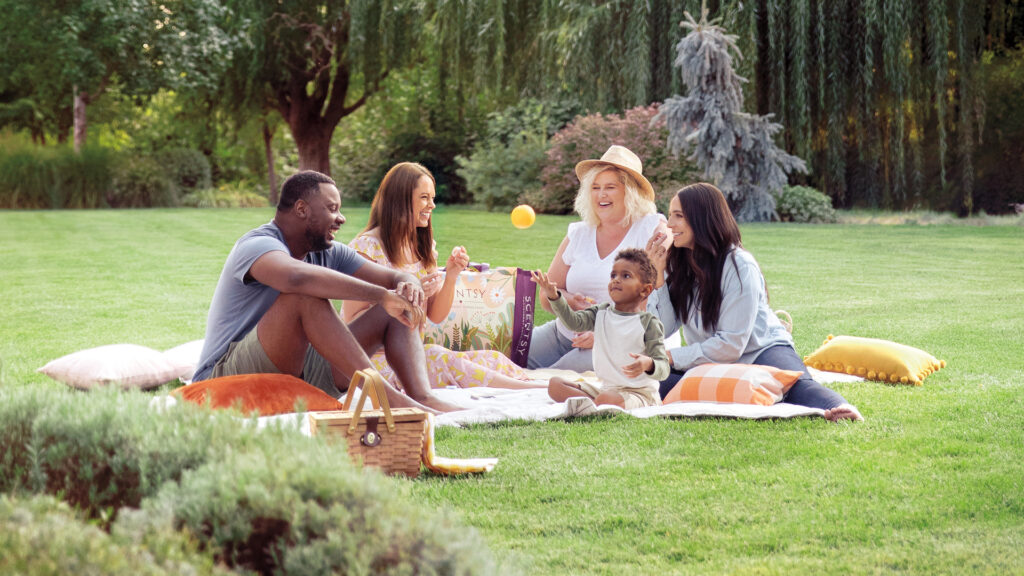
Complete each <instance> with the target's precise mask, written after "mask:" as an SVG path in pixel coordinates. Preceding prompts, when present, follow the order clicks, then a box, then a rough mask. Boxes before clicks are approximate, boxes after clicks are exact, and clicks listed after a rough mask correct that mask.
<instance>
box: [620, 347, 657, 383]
mask: <svg viewBox="0 0 1024 576" xmlns="http://www.w3.org/2000/svg"><path fill="white" fill-rule="evenodd" d="M629 357H630V358H633V361H632V362H630V363H629V364H626V365H625V366H623V367H622V373H623V374H625V375H626V376H627V377H629V378H636V377H637V376H639V375H641V374H646V373H647V371H649V370H651V369H653V368H654V360H653V359H652V358H651V357H650V356H647V355H644V354H634V353H632V352H630V353H629Z"/></svg>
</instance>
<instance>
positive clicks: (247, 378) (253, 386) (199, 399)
mask: <svg viewBox="0 0 1024 576" xmlns="http://www.w3.org/2000/svg"><path fill="white" fill-rule="evenodd" d="M173 394H176V395H178V396H180V397H181V398H182V399H183V400H187V401H189V402H192V403H195V404H201V405H206V402H207V399H209V402H210V407H211V408H218V409H223V408H235V407H237V408H238V409H240V410H241V411H242V412H244V413H246V414H251V413H253V412H258V413H259V414H260V415H261V416H270V415H272V414H286V413H289V412H295V405H296V404H297V403H298V402H299V401H300V400H301V401H302V403H303V404H304V405H305V408H306V411H307V412H322V411H324V410H341V402H339V401H338V400H336V399H335V398H331V396H330V395H328V394H327V393H326V392H324V391H323V390H321V389H319V388H317V387H316V386H312V385H310V384H307V383H306V382H304V381H302V380H300V379H299V378H296V377H295V376H289V375H288V374H238V375H236V376H222V377H220V378H211V379H210V380H203V381H202V382H194V383H192V384H189V385H188V386H182V387H181V388H178V389H176V390H174V392H173Z"/></svg>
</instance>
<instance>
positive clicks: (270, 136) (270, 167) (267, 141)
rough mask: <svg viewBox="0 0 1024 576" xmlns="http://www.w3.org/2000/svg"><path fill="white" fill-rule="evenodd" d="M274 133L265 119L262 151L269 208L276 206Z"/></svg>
mask: <svg viewBox="0 0 1024 576" xmlns="http://www.w3.org/2000/svg"><path fill="white" fill-rule="evenodd" d="M273 143H274V131H273V130H271V129H270V124H268V123H267V120H266V118H264V120H263V149H264V151H265V152H266V154H267V184H268V185H269V186H270V194H268V195H267V199H268V200H270V205H271V206H277V200H278V196H277V174H276V173H275V172H274V146H273Z"/></svg>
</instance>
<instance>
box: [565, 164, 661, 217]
mask: <svg viewBox="0 0 1024 576" xmlns="http://www.w3.org/2000/svg"><path fill="white" fill-rule="evenodd" d="M605 170H614V171H615V173H616V174H618V175H619V182H620V183H622V187H623V188H624V189H625V194H623V198H624V200H625V203H626V218H625V219H624V220H623V223H624V224H625V225H626V226H627V227H629V226H632V225H633V223H634V222H636V221H637V220H639V219H641V218H643V217H644V216H647V215H648V214H654V213H655V212H657V211H658V209H657V207H656V206H655V205H654V202H653V201H651V200H648V199H646V198H644V197H643V196H641V195H640V186H639V185H638V184H637V183H636V180H635V179H634V178H633V176H632V175H630V174H629V173H628V172H626V171H625V170H619V169H618V168H616V167H615V166H611V165H609V164H598V165H596V166H594V167H592V168H590V169H589V170H587V172H586V173H585V174H584V175H583V178H582V179H580V189H579V191H578V192H576V201H575V204H574V208H575V209H576V213H577V214H579V215H580V218H581V219H582V220H583V221H584V222H586V223H587V225H588V226H593V227H595V228H596V227H597V226H598V224H600V223H601V220H600V219H599V218H598V217H597V213H596V212H595V211H594V201H593V199H592V198H591V197H590V187H591V186H593V185H594V180H596V179H597V175H598V174H600V173H602V172H604V171H605Z"/></svg>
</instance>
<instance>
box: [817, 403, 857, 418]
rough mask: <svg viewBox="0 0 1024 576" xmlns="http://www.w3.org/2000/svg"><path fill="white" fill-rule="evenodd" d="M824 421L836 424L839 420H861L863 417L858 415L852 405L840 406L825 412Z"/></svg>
mask: <svg viewBox="0 0 1024 576" xmlns="http://www.w3.org/2000/svg"><path fill="white" fill-rule="evenodd" d="M824 416H825V420H828V421H829V422H838V421H840V420H863V419H864V417H863V416H861V415H860V411H858V410H857V408H856V407H854V406H853V404H840V405H839V406H836V407H835V408H830V409H828V410H825V414H824Z"/></svg>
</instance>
